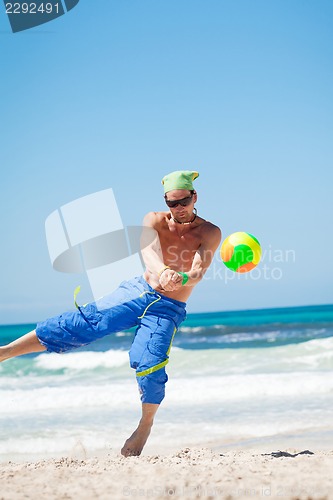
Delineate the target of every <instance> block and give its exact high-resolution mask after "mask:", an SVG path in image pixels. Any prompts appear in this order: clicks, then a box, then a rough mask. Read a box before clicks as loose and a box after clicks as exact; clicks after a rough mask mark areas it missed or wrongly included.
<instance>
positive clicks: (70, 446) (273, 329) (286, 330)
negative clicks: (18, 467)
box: [0, 305, 333, 461]
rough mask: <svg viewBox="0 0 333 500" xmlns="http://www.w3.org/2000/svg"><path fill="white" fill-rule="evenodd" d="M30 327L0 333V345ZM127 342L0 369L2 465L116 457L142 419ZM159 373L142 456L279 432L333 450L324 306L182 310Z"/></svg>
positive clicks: (108, 340) (332, 315)
mask: <svg viewBox="0 0 333 500" xmlns="http://www.w3.org/2000/svg"><path fill="white" fill-rule="evenodd" d="M34 327H35V325H9V326H0V344H1V345H4V344H6V343H7V342H9V341H11V340H13V339H14V338H16V337H18V336H19V335H22V334H23V333H26V332H28V331H30V330H32V329H33V328H34ZM133 337H134V331H125V332H120V333H118V334H116V335H110V336H108V337H105V338H104V339H102V340H99V341H97V342H95V343H94V344H91V345H90V346H87V347H85V348H81V349H79V350H76V351H72V352H70V353H66V354H61V355H59V354H49V353H41V354H37V355H35V354H33V355H26V356H21V357H19V358H15V359H11V360H7V361H5V362H4V363H2V364H0V460H2V461H3V460H11V459H17V458H18V457H21V458H22V457H23V458H31V457H37V456H38V457H48V456H50V455H52V456H61V455H71V456H75V457H77V458H86V457H89V456H93V455H94V454H97V453H104V452H108V451H111V450H114V451H118V450H119V448H121V445H122V444H123V442H124V441H125V439H126V438H127V437H128V436H129V434H131V432H132V431H133V430H134V428H135V427H136V425H137V422H138V420H139V418H140V410H141V405H140V400H139V394H138V390H137V386H136V380H135V372H134V371H133V370H131V368H130V367H129V359H128V350H129V348H130V345H131V342H132V340H133ZM167 373H168V375H169V381H168V383H167V389H166V398H165V400H164V402H163V404H162V405H161V408H160V409H159V411H158V413H157V416H156V419H155V425H154V428H153V432H152V435H151V437H150V440H149V445H148V446H147V449H146V452H149V451H150V450H154V451H156V450H160V451H163V450H164V449H165V448H170V447H173V448H177V447H178V448H179V447H183V446H194V445H200V444H204V443H211V445H212V446H220V449H223V446H227V445H230V446H242V445H244V443H249V442H252V443H258V442H268V441H269V440H271V439H273V438H277V437H279V436H280V437H284V439H288V438H290V437H293V436H294V437H295V436H298V438H299V439H302V437H304V445H305V446H306V443H307V442H308V441H307V440H308V439H309V436H310V437H311V436H315V437H316V439H317V442H320V441H321V442H322V443H323V445H325V444H326V445H327V443H332V446H333V306H332V305H325V306H311V307H297V308H280V309H264V310H251V311H234V312H217V313H205V314H189V315H188V318H187V319H186V321H185V322H184V323H183V324H182V326H181V327H180V329H179V331H178V332H177V334H176V337H175V339H174V343H173V348H172V350H171V354H170V363H169V365H168V366H167ZM305 437H306V438H305Z"/></svg>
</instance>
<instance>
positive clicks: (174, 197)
mask: <svg viewBox="0 0 333 500" xmlns="http://www.w3.org/2000/svg"><path fill="white" fill-rule="evenodd" d="M165 201H166V203H167V205H168V203H170V205H172V206H169V205H168V206H169V210H170V212H171V214H172V215H173V217H175V218H176V219H177V220H179V221H180V222H187V221H188V220H189V219H190V218H191V216H192V213H193V208H194V204H195V202H196V201H197V194H196V193H193V194H192V193H191V191H188V190H186V189H174V190H173V191H169V192H168V193H166V195H165ZM177 201H179V202H180V203H177Z"/></svg>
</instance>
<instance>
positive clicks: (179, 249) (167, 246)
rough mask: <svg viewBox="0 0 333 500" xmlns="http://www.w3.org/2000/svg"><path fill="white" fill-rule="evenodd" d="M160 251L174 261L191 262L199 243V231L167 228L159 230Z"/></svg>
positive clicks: (167, 258)
mask: <svg viewBox="0 0 333 500" xmlns="http://www.w3.org/2000/svg"><path fill="white" fill-rule="evenodd" d="M159 236H160V243H161V247H162V252H163V254H164V256H165V258H166V260H169V259H170V258H171V257H172V259H173V260H174V261H176V260H177V261H178V260H180V261H182V262H184V261H188V262H192V260H193V258H194V255H195V252H196V251H197V250H198V248H199V246H200V244H201V238H200V233H199V231H196V230H195V229H194V230H186V229H185V230H180V231H177V230H176V229H171V230H170V229H169V230H168V231H161V233H160V234H159Z"/></svg>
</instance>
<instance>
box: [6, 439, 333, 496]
mask: <svg viewBox="0 0 333 500" xmlns="http://www.w3.org/2000/svg"><path fill="white" fill-rule="evenodd" d="M0 474H1V475H0V485H1V489H0V498H1V499H2V500H16V499H25V500H26V499H30V498H31V499H47V500H52V499H64V500H65V499H76V500H81V499H89V500H92V499H108V500H113V499H126V498H128V499H132V498H133V499H134V498H135V499H137V498H154V499H167V498H179V499H194V498H200V499H202V498H206V499H208V498H222V499H249V498H265V497H269V498H271V499H273V498H274V499H307V500H309V499H324V498H327V499H330V498H332V499H333V451H330V450H321V451H320V450H315V451H310V450H302V449H290V448H289V449H284V450H281V451H279V450H271V451H268V452H267V451H263V450H261V451H254V450H251V449H245V450H238V449H236V450H227V451H223V449H221V451H216V449H214V450H212V449H210V448H206V447H203V448H183V449H181V450H179V451H176V452H174V453H170V454H165V455H163V454H159V455H142V456H141V457H129V458H124V457H122V456H121V455H118V454H116V453H108V454H105V456H102V457H98V458H88V459H85V460H82V459H77V458H70V457H64V458H59V459H48V460H41V461H35V462H25V463H11V462H7V463H2V464H1V473H0Z"/></svg>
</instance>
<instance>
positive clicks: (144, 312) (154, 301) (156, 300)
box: [138, 290, 162, 319]
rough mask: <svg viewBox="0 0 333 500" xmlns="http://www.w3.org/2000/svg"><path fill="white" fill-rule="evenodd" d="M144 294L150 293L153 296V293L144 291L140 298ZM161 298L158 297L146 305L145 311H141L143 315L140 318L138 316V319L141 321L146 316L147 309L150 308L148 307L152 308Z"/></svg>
mask: <svg viewBox="0 0 333 500" xmlns="http://www.w3.org/2000/svg"><path fill="white" fill-rule="evenodd" d="M145 293H152V294H154V293H155V292H149V291H147V290H146V291H145V292H143V293H141V295H140V297H142V296H143V295H144V294H145ZM161 298H162V297H161V296H160V295H159V296H158V298H157V299H155V300H153V302H151V303H150V304H148V305H147V307H146V309H145V310H144V311H143V314H142V315H141V316H138V319H142V318H143V317H144V315H145V314H146V312H147V311H148V309H149V308H150V306H152V305H153V304H155V303H156V302H158V301H159V300H161Z"/></svg>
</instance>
